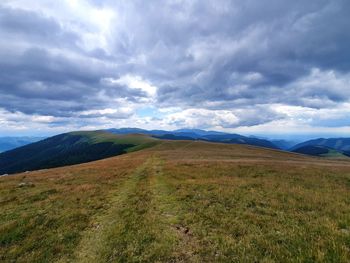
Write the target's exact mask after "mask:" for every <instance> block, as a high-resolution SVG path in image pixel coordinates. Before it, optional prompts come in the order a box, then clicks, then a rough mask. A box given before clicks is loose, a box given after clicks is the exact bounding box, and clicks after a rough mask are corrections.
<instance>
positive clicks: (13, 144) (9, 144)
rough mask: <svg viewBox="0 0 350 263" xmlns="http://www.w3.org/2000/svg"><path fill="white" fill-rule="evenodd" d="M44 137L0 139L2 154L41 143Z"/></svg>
mask: <svg viewBox="0 0 350 263" xmlns="http://www.w3.org/2000/svg"><path fill="white" fill-rule="evenodd" d="M42 139H44V138H42V137H0V153H1V152H5V151H9V150H12V149H15V148H17V147H21V146H23V145H26V144H30V143H33V142H37V141H40V140H42Z"/></svg>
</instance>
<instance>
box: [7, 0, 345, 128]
mask: <svg viewBox="0 0 350 263" xmlns="http://www.w3.org/2000/svg"><path fill="white" fill-rule="evenodd" d="M16 3H17V4H16ZM18 3H19V2H18V1H14V2H12V3H11V2H4V3H3V4H0V37H1V39H2V40H1V41H0V55H1V58H2V59H1V60H0V97H1V100H0V108H3V109H5V110H7V111H10V112H22V113H25V114H40V115H50V116H55V117H67V118H68V117H72V118H73V117H76V116H78V117H77V118H81V119H82V120H81V121H82V122H84V120H83V119H88V118H93V117H96V118H97V117H101V116H105V117H106V118H116V119H118V118H128V117H130V116H131V113H130V112H128V113H127V114H124V113H123V114H120V113H118V112H116V113H104V112H103V111H102V113H101V112H95V113H91V114H90V115H80V117H79V114H80V112H84V111H88V110H102V109H105V108H116V109H118V108H120V107H123V105H122V104H123V103H121V101H123V102H127V103H129V104H131V105H136V106H137V105H138V104H148V105H151V106H154V107H156V108H162V107H173V106H176V107H179V108H182V109H193V108H197V109H199V108H202V109H207V110H213V111H217V110H231V111H232V112H234V113H235V116H236V117H237V118H238V119H239V121H238V122H230V121H228V123H225V122H224V121H222V127H236V126H240V125H243V126H253V125H259V124H263V123H267V122H270V121H273V120H278V119H281V118H285V115H283V114H281V113H278V112H276V111H274V110H272V109H271V108H270V107H269V105H274V104H283V105H290V106H301V107H308V108H313V109H322V108H332V107H333V108H334V107H336V106H337V105H338V104H339V103H347V102H349V101H350V91H348V90H349V85H350V77H349V76H350V75H349V74H350V51H349V48H348V47H349V46H350V31H349V30H348V26H349V15H348V14H349V13H350V3H349V1H346V0H334V1H326V0H310V1H301V0H296V1H278V0H268V1H257V0H248V1H238V0H237V1H229V0H222V1H214V0H207V1H181V0H178V1H173V0H169V1H141V0H137V1H111V0H89V1H83V0H81V1H78V2H77V3H78V5H80V6H78V7H77V9H76V10H73V11H71V12H70V8H73V7H72V5H71V4H69V1H62V2H61V3H55V6H53V7H52V8H56V9H57V11H56V9H55V10H53V9H50V4H48V2H47V1H44V0H42V1H33V2H32V1H28V2H26V4H23V3H22V4H18ZM105 11H106V12H105ZM99 12H100V13H99ZM101 12H105V13H101ZM109 13H112V14H113V16H111V18H110V20H106V21H105V22H103V21H104V19H107V17H108V14H109ZM99 14H100V17H99ZM101 14H102V15H101ZM126 75H130V76H132V77H131V78H134V81H135V82H136V84H133V83H131V82H132V81H133V79H131V80H130V81H131V82H130V81H129V82H130V83H129V82H128V83H124V82H121V81H118V79H122V78H123V77H124V76H126ZM109 80H112V81H109ZM140 80H142V81H144V82H145V83H148V84H149V85H152V86H154V87H157V92H156V94H153V95H154V96H153V95H152V93H149V92H147V90H146V89H147V87H148V86H147V85H146V86H142V85H141V84H140V83H139V82H140ZM135 85H136V86H135ZM137 85H141V86H140V87H138V86H137ZM136 106H135V107H136ZM252 108H253V109H254V110H252ZM259 111H260V113H261V114H260V115H259V114H257V112H259ZM201 116H202V115H201ZM220 116H221V115H220ZM223 119H224V118H221V117H220V120H223ZM180 122H181V121H180ZM59 123H60V122H59ZM184 123H186V121H184ZM208 125H209V124H208Z"/></svg>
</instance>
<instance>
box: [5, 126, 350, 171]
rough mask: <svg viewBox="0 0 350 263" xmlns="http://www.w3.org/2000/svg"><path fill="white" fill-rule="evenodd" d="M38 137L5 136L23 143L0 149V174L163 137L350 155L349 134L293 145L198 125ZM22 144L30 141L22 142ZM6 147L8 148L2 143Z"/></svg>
mask: <svg viewBox="0 0 350 263" xmlns="http://www.w3.org/2000/svg"><path fill="white" fill-rule="evenodd" d="M39 139H40V138H33V137H26V138H21V139H19V138H7V140H3V142H4V143H6V142H7V143H8V145H10V144H11V143H12V144H11V145H12V146H13V147H16V146H14V145H18V146H20V147H18V148H15V149H12V150H9V151H6V152H3V153H0V175H1V174H10V173H17V172H24V171H31V170H38V169H44V168H53V167H60V166H65V165H71V164H78V163H84V162H89V161H94V160H99V159H103V158H107V157H112V156H116V155H119V154H123V153H127V152H130V151H135V150H140V149H143V148H147V147H151V146H154V145H156V144H158V143H160V142H161V140H201V141H207V142H216V143H226V144H246V145H252V146H256V147H265V148H271V149H277V150H281V149H282V150H288V151H291V152H295V153H299V154H306V155H311V156H318V157H332V158H348V157H349V156H350V138H331V139H316V140H310V141H306V142H303V143H299V144H297V145H295V146H293V143H292V142H289V141H283V140H272V141H270V140H267V139H263V138H258V137H252V136H251V137H247V136H243V135H239V134H229V133H223V132H216V131H204V130H198V129H180V130H175V131H165V130H150V131H149V130H143V129H137V128H122V129H108V130H99V131H85V132H84V131H83V132H70V133H65V134H60V135H56V136H53V137H50V138H47V139H44V140H41V141H37V142H34V143H31V142H32V141H35V140H39ZM31 140H32V141H31ZM15 142H16V143H17V144H15ZM28 143H29V144H28ZM21 144H22V145H23V144H27V145H24V146H21ZM12 146H11V147H12ZM7 147H9V146H7ZM3 149H6V148H5V147H3ZM7 149H8V148H7Z"/></svg>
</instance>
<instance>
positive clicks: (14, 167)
mask: <svg viewBox="0 0 350 263" xmlns="http://www.w3.org/2000/svg"><path fill="white" fill-rule="evenodd" d="M158 142H159V141H158V140H156V139H155V138H152V137H148V136H145V135H140V134H138V135H137V134H135V135H132V134H131V135H116V134H110V133H106V132H103V131H91V132H90V131H88V132H86V131H84V132H71V133H66V134H60V135H57V136H54V137H50V138H47V139H46V140H43V141H40V142H37V143H34V144H30V145H27V146H24V147H20V148H17V149H14V150H12V151H9V152H5V153H2V154H0V174H5V173H16V172H24V171H27V170H29V171H31V170H39V169H45V168H53V167H61V166H66V165H72V164H78V163H84V162H89V161H95V160H100V159H104V158H107V157H111V156H116V155H120V154H123V153H126V152H131V151H136V150H140V149H144V148H147V147H151V146H154V145H156V144H157V143H158Z"/></svg>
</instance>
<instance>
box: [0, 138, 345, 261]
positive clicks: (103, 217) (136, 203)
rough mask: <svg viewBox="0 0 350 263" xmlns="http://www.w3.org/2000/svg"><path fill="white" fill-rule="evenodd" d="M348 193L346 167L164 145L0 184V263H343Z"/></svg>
mask: <svg viewBox="0 0 350 263" xmlns="http://www.w3.org/2000/svg"><path fill="white" fill-rule="evenodd" d="M23 182H25V183H27V184H26V185H24V186H23V187H19V184H20V183H23ZM29 182H30V183H33V184H34V186H31V185H30V184H29ZM349 191H350V163H349V162H346V161H332V160H324V159H322V160H321V159H318V158H309V157H305V156H301V155H297V154H290V153H286V152H279V151H274V150H267V149H258V148H254V147H247V146H240V145H221V144H213V143H203V142H181V141H178V142H162V143H161V144H160V145H158V146H156V147H153V148H149V149H145V150H143V151H139V152H134V153H130V154H127V155H122V156H118V157H113V158H109V159H105V160H101V161H97V162H92V163H87V164H82V165H75V166H71V167H62V168H56V169H51V170H46V171H38V172H32V173H29V174H19V175H16V176H11V177H3V178H0V261H3V262H12V261H14V260H15V261H17V262H55V261H57V262H157V261H158V262H257V261H259V262H348V261H349V258H350V249H349V248H350V201H349Z"/></svg>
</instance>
